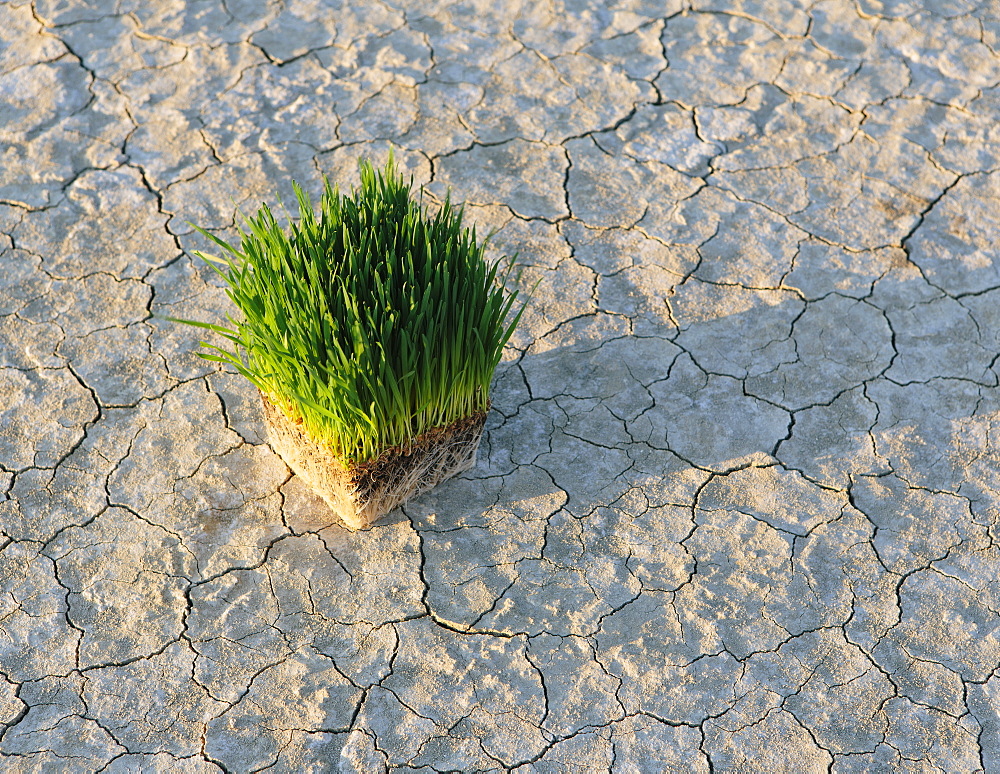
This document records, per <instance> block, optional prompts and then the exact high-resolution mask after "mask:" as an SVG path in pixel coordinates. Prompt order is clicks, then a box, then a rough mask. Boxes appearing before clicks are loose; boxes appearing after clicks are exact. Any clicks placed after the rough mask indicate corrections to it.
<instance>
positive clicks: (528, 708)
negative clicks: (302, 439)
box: [0, 0, 1000, 774]
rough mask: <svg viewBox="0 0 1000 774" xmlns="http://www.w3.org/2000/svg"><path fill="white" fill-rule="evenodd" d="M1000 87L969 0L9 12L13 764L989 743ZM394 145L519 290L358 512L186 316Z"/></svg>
mask: <svg viewBox="0 0 1000 774" xmlns="http://www.w3.org/2000/svg"><path fill="white" fill-rule="evenodd" d="M998 84H1000V6H998V5H997V3H996V2H974V1H973V0H923V2H921V0H853V1H851V0H820V1H819V2H809V1H807V0H797V1H793V0H683V1H682V0H661V2H652V1H651V0H608V1H607V2H602V1H601V0H523V1H522V0H512V1H511V2H505V3H502V4H501V3H492V2H488V1H487V0H466V1H465V2H451V1H450V0H437V1H431V2H415V1H414V2H410V1H409V0H343V2H325V1H321V0H258V1H252V0H191V1H189V2H184V1H183V0H34V2H27V1H26V0H5V1H4V2H0V493H2V497H0V769H3V770H4V771H10V772H29V771H31V772H34V771H38V772H64V771H72V772H96V771H101V772H173V771H176V772H196V773H197V774H208V773H209V772H257V771H269V772H338V771H340V772H359V773H360V772H381V771H394V772H395V771H415V772H428V774H429V773H430V772H435V771H463V772H465V771H513V770H516V771H520V772H529V771H531V772H534V771H537V772H563V771H565V772H591V771H594V772H605V771H607V772H616V773H617V772H661V771H674V772H706V773H707V772H731V771H743V772H768V773H772V772H796V774H800V773H801V772H826V771H831V772H838V773H840V772H870V771H892V772H974V771H987V772H989V771H992V772H996V771H1000V581H998V580H997V578H998V567H1000V546H998V539H1000V389H998V374H1000V365H998V356H1000V249H998V246H997V245H998V240H1000V128H998V127H1000V87H998ZM390 148H393V149H394V152H395V156H396V158H397V160H398V161H399V162H400V164H401V166H402V167H403V169H404V170H405V173H406V174H407V175H408V176H409V175H412V176H413V180H414V185H415V186H418V187H421V188H422V194H421V195H422V196H423V199H424V201H425V202H426V203H427V205H428V206H429V207H431V206H434V205H436V204H437V203H440V202H441V201H443V200H444V198H445V197H446V196H448V195H449V192H450V195H451V198H452V200H453V201H455V202H464V203H465V204H466V209H465V218H466V223H467V224H469V225H475V226H476V227H477V230H478V231H479V233H480V234H485V233H487V232H489V231H490V230H493V229H495V234H494V236H493V238H492V242H491V244H492V247H491V255H493V256H495V257H496V258H499V257H500V256H503V255H508V256H512V255H514V254H516V262H517V263H518V265H519V266H520V269H521V273H520V275H519V277H518V279H517V280H516V281H517V282H518V283H519V284H518V287H520V288H521V289H522V291H525V292H526V291H527V289H530V287H531V286H533V285H534V284H535V283H537V288H536V290H535V292H534V295H533V296H532V298H531V300H530V302H529V304H528V307H527V310H526V312H525V314H524V317H523V320H522V323H521V325H520V327H519V328H518V330H517V332H516V333H515V334H514V337H513V338H512V339H511V342H510V344H509V345H508V348H507V350H506V353H505V355H504V358H503V360H502V362H501V364H500V366H499V368H498V369H497V373H496V377H495V380H494V384H493V391H492V399H493V410H492V412H491V413H490V415H489V420H488V424H487V429H486V434H485V436H484V440H483V443H482V447H481V449H480V452H479V457H478V462H477V465H476V467H475V468H474V469H472V470H470V471H468V472H466V473H464V474H462V475H461V476H459V477H457V478H454V479H452V480H450V481H448V482H446V483H444V484H442V485H441V486H440V487H438V488H437V489H435V490H433V491H431V492H428V493H426V494H422V495H420V496H418V497H416V498H414V499H412V500H411V501H410V502H408V503H407V504H406V505H405V506H403V507H402V508H399V509H396V510H395V511H393V512H392V513H391V514H389V516H387V517H386V518H384V519H383V520H382V521H380V522H379V523H377V524H376V525H375V526H373V527H372V528H370V529H367V530H363V531H360V532H356V533H352V532H349V531H348V530H346V529H345V528H344V527H343V526H342V525H341V523H340V522H339V520H338V519H337V517H336V516H335V515H334V514H332V513H331V512H330V510H329V509H327V507H326V506H325V505H324V504H323V502H322V501H321V500H320V499H319V498H317V497H316V496H314V495H313V494H312V493H311V492H310V491H309V490H308V489H307V488H306V487H305V486H304V485H303V484H302V483H301V481H300V479H299V478H298V477H297V476H295V475H293V474H292V473H291V471H290V470H289V469H288V468H287V467H286V466H285V464H284V463H283V462H282V460H281V458H279V457H278V456H276V455H275V454H274V453H273V452H272V450H271V448H270V447H269V446H268V444H267V442H266V437H265V435H264V432H263V425H262V420H261V412H260V407H259V403H258V397H257V394H256V392H255V390H254V388H253V387H252V386H251V385H250V384H249V383H248V382H247V381H245V380H244V379H243V378H242V377H240V376H239V375H238V374H237V373H236V372H235V371H234V370H232V369H231V368H226V367H222V366H220V365H218V364H216V363H212V362H208V361H205V360H203V359H200V358H198V357H197V352H198V351H199V342H200V341H201V340H203V339H205V336H206V335H208V334H205V332H203V331H199V330H198V329H194V328H190V327H185V326H181V325H177V324H175V323H171V322H168V321H166V320H165V319H163V318H165V317H185V318H192V319H196V320H201V321H209V322H216V323H221V322H224V320H225V316H226V314H232V313H233V308H232V306H231V304H230V302H229V300H228V298H227V296H226V294H225V291H224V287H223V285H222V283H221V281H220V280H219V279H218V278H217V277H216V276H215V274H213V272H212V271H211V269H210V268H209V267H208V266H206V264H205V263H204V262H202V261H200V260H199V259H197V258H196V257H194V256H193V251H196V250H203V249H205V248H206V247H207V246H208V245H209V243H208V241H207V240H206V239H205V238H204V237H202V236H201V235H199V234H198V233H197V232H196V231H195V230H194V229H193V226H192V224H195V225H198V226H200V227H203V228H206V229H208V230H210V231H211V232H212V233H215V234H217V235H219V236H221V237H223V238H227V239H231V238H234V237H235V236H236V231H235V228H234V224H236V223H238V222H239V218H240V214H239V213H240V212H242V213H244V214H253V213H254V212H255V211H256V208H257V207H258V206H259V205H260V204H261V203H268V204H269V205H271V206H275V205H276V204H277V202H278V201H279V199H281V200H283V201H286V202H288V201H291V200H292V199H293V195H292V188H291V183H292V181H293V180H295V181H298V182H299V183H301V184H302V185H303V187H304V188H305V189H306V190H308V191H311V192H314V193H316V192H319V191H320V190H321V188H322V181H323V176H324V175H328V176H329V177H330V179H331V180H332V181H334V182H337V183H339V184H340V185H341V186H343V187H345V188H349V187H350V186H351V185H352V184H353V183H354V182H355V181H356V180H357V162H358V159H359V158H361V157H365V158H370V159H372V160H373V161H375V162H376V163H381V162H382V161H383V160H384V159H385V158H386V155H387V153H388V151H389V149H390ZM208 340H210V341H211V340H212V339H211V337H210V336H209V339H208ZM214 343H220V342H219V341H214Z"/></svg>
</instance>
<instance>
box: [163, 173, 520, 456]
mask: <svg viewBox="0 0 1000 774" xmlns="http://www.w3.org/2000/svg"><path fill="white" fill-rule="evenodd" d="M412 185H413V183H412V178H411V180H410V182H409V183H407V182H405V181H404V179H403V177H402V175H401V174H399V172H398V171H397V168H396V165H395V162H394V159H393V157H392V154H391V153H390V155H389V160H388V162H387V163H386V166H385V168H384V169H381V170H376V169H375V168H373V166H372V165H371V163H370V162H368V161H362V162H361V185H360V188H357V189H352V190H351V192H350V193H349V194H347V195H345V194H342V193H341V192H340V190H339V189H338V188H337V187H331V185H330V181H329V180H328V179H327V180H326V181H325V188H324V192H323V195H322V198H321V200H320V203H319V209H318V211H316V210H314V208H313V204H312V202H311V200H310V198H309V196H308V195H307V194H306V193H305V192H304V191H303V190H302V188H301V187H300V186H298V185H297V184H295V183H293V188H294V191H295V196H296V199H297V201H298V208H299V216H298V219H297V220H293V219H292V218H291V217H290V216H287V217H288V221H289V223H288V227H287V229H286V228H282V227H281V226H280V225H279V224H278V222H277V221H276V219H275V217H274V215H273V214H272V213H271V211H270V209H269V208H268V207H267V205H266V204H265V205H262V206H261V208H260V209H259V210H258V212H257V214H256V215H255V216H253V217H247V216H244V217H243V221H244V224H243V225H244V227H243V228H239V234H240V246H239V248H238V249H237V248H236V247H233V246H232V245H230V244H229V243H227V242H225V241H223V240H222V239H220V238H218V237H217V236H215V235H213V234H210V233H208V232H207V231H205V230H204V229H201V228H198V227H196V228H198V231H199V232H200V233H201V234H203V235H205V236H206V237H208V238H209V239H212V240H213V241H214V242H215V243H217V244H218V245H219V246H220V247H221V248H222V249H223V251H224V252H223V255H222V257H216V256H211V255H207V254H205V253H200V252H197V253H195V254H196V255H198V256H199V257H200V258H202V259H204V260H206V261H208V263H209V265H210V266H212V268H213V269H215V271H216V272H218V274H219V275H220V276H221V277H222V278H223V279H224V280H225V282H226V286H227V287H226V293H227V294H228V296H229V298H230V299H231V300H232V301H233V303H234V304H235V305H236V307H237V308H238V309H239V311H240V313H241V318H240V319H238V320H237V319H234V318H233V317H232V316H227V320H228V322H229V324H230V325H229V326H228V327H227V326H224V325H213V324H209V323H200V322H194V321H190V320H182V321H180V322H187V323H189V324H193V325H198V326H200V327H203V328H208V329H210V330H212V331H215V332H216V333H219V334H220V335H222V336H223V337H224V338H225V339H228V340H229V342H230V343H231V344H232V347H231V348H228V349H227V348H226V347H220V346H216V345H214V344H209V343H207V342H202V346H204V347H207V348H209V349H210V350H212V351H211V352H208V353H205V352H203V353H200V355H201V357H203V358H205V359H207V360H213V361H219V362H223V363H229V364H230V365H232V366H233V367H234V368H235V369H236V370H237V371H239V373H241V374H242V375H243V376H245V377H246V378H247V379H248V380H250V382H252V383H253V384H254V385H256V386H257V387H258V389H259V390H260V391H261V393H263V395H264V396H265V397H266V398H267V399H268V400H269V401H270V402H271V403H272V404H273V405H274V406H276V407H278V408H279V409H280V410H281V411H283V412H284V413H285V415H286V416H287V417H288V418H289V420H290V421H291V422H293V423H295V424H297V425H299V426H300V427H301V428H302V430H303V432H304V433H305V434H306V435H308V436H310V437H311V438H312V439H313V440H315V441H316V442H318V443H320V444H322V445H323V446H325V447H327V448H328V449H329V450H330V451H331V452H332V453H333V454H334V455H336V456H337V457H338V458H339V459H341V460H343V461H344V463H345V464H348V465H350V464H355V465H361V464H364V463H367V462H370V461H372V460H375V459H376V458H378V457H379V455H380V454H382V453H383V452H384V451H386V450H388V449H392V448H398V447H405V446H406V445H407V444H409V443H411V442H412V441H413V439H415V438H417V437H418V436H421V435H422V434H424V433H426V432H428V431H430V430H432V429H434V428H440V427H444V426H447V425H450V424H452V423H454V422H456V421H458V420H461V419H463V418H466V417H470V416H473V415H476V414H480V413H482V412H485V411H487V410H488V408H489V387H490V381H491V379H492V377H493V372H494V370H495V369H496V366H497V364H498V363H499V361H500V357H501V353H502V350H503V347H504V345H505V344H506V342H507V341H508V340H509V338H510V336H511V334H512V333H513V331H514V328H515V327H516V325H517V323H518V321H519V320H520V317H521V313H522V312H523V311H524V309H523V306H522V308H521V309H520V310H519V311H518V312H517V313H516V314H515V315H514V316H513V318H512V320H510V321H509V322H508V321H507V318H508V316H509V313H510V311H511V307H512V305H513V303H514V301H515V299H516V297H517V292H512V293H508V292H506V291H505V290H504V284H505V282H506V280H507V277H508V274H509V272H510V267H509V266H508V268H507V269H506V270H505V271H503V272H501V271H500V262H499V261H497V262H493V263H490V262H487V261H486V260H485V258H484V251H485V246H486V241H485V240H484V241H482V242H480V241H479V240H478V239H477V236H476V230H475V228H474V227H473V228H472V229H469V228H466V227H464V226H463V225H462V209H461V208H456V207H454V206H453V205H452V204H451V202H450V199H449V200H447V201H445V203H444V205H443V206H442V207H441V208H440V209H439V210H438V211H437V212H436V213H434V214H430V213H429V212H428V211H427V209H426V208H425V207H423V206H422V205H421V204H420V203H419V202H417V201H414V199H413V197H412V196H411V189H412ZM286 215H287V214H286Z"/></svg>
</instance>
